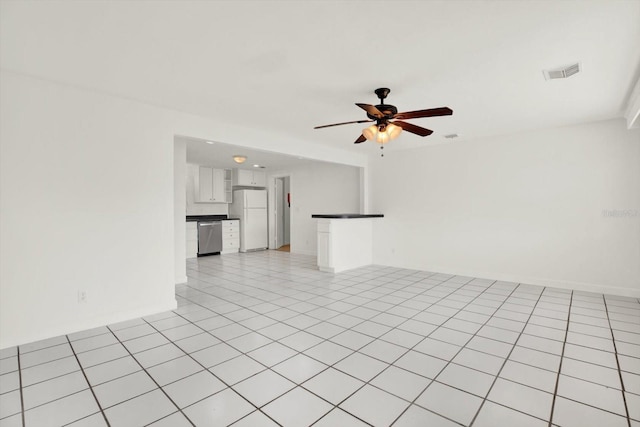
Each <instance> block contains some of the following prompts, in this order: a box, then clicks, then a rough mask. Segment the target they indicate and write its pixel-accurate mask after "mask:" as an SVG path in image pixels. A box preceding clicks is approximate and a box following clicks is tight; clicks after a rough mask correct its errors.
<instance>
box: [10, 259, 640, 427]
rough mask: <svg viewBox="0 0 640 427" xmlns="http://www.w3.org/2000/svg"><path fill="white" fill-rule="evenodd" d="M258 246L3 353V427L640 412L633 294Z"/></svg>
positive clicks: (626, 422) (577, 421)
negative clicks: (104, 316)
mask: <svg viewBox="0 0 640 427" xmlns="http://www.w3.org/2000/svg"><path fill="white" fill-rule="evenodd" d="M314 264H315V258H313V257H309V256H301V255H295V254H288V253H283V252H277V251H266V252H259V253H252V254H238V255H226V256H221V257H208V258H201V259H197V260H191V261H189V262H188V275H189V282H188V284H186V285H180V286H178V287H177V288H176V298H177V300H178V304H179V308H178V309H177V310H175V311H173V312H166V313H161V314H158V315H154V316H149V317H146V318H142V319H135V320H132V321H128V322H124V323H120V324H115V325H109V326H104V327H100V328H96V329H92V330H88V331H83V332H78V333H74V334H70V335H67V336H61V337H56V338H51V339H48V340H45V341H40V342H35V343H31V344H27V345H23V346H20V347H19V348H9V349H5V350H2V351H1V352H0V375H1V377H0V426H2V427H5V426H7V427H9V426H23V425H26V426H29V427H31V426H36V427H40V426H62V425H70V426H76V427H78V426H105V425H111V426H114V427H115V426H145V425H153V426H156V427H157V426H171V427H174V426H177V427H179V426H190V425H195V426H223V425H231V424H232V425H234V426H252V427H257V426H276V425H281V426H309V425H314V426H364V425H374V426H388V425H393V426H427V425H428V426H460V425H462V426H474V427H495V426H561V427H571V426H576V427H588V426H594V427H596V426H597V427H603V426H608V427H616V426H621V427H623V426H626V427H640V303H639V301H638V300H637V299H632V298H622V297H615V296H609V295H607V296H603V295H601V294H593V293H584V292H577V291H574V292H571V291H568V290H563V289H554V288H543V287H539V286H530V285H524V284H516V283H507V282H499V281H494V280H488V279H474V278H471V277H460V276H450V275H447V274H437V273H431V272H425V271H415V270H406V269H399V268H389V267H380V266H370V267H365V268H360V269H357V270H351V271H347V272H344V273H341V274H336V275H334V274H328V273H322V272H319V271H318V270H316V269H315V266H314Z"/></svg>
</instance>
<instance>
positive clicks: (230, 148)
mask: <svg viewBox="0 0 640 427" xmlns="http://www.w3.org/2000/svg"><path fill="white" fill-rule="evenodd" d="M178 139H179V140H181V141H184V142H185V144H186V146H187V163H194V164H198V165H206V166H213V167H216V168H223V169H232V168H239V169H253V165H259V166H264V170H267V171H269V172H273V171H278V170H286V169H288V168H291V167H295V166H300V165H303V164H306V163H309V162H315V161H316V160H310V159H305V158H303V157H299V156H289V155H286V154H280V153H274V152H272V151H264V150H255V149H250V148H244V147H238V146H236V145H232V144H224V143H220V142H216V141H206V140H203V139H197V138H188V137H178ZM236 154H240V155H244V156H246V158H247V160H246V161H245V162H244V163H243V164H241V165H238V164H237V163H235V162H234V161H233V156H235V155H236Z"/></svg>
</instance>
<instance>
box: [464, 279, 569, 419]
mask: <svg viewBox="0 0 640 427" xmlns="http://www.w3.org/2000/svg"><path fill="white" fill-rule="evenodd" d="M545 289H546V288H543V289H542V291H541V292H540V295H538V299H537V300H536V303H535V304H534V305H533V307H531V313H529V317H528V318H527V320H526V322H524V326H523V327H522V330H521V331H520V333H519V334H518V338H516V340H515V342H514V343H513V346H512V347H511V350H510V351H509V354H507V356H506V357H505V359H504V362H502V366H500V369H499V370H498V372H497V373H496V374H495V376H494V378H493V382H492V383H491V386H490V387H489V390H487V393H486V394H485V396H484V398H483V399H482V403H480V407H479V408H478V410H477V411H476V414H475V415H474V416H473V418H472V419H471V423H470V424H469V426H470V427H471V426H473V423H475V422H476V419H477V418H478V415H480V411H482V408H483V407H484V404H485V403H486V401H487V399H488V398H489V394H490V393H491V390H492V389H493V386H494V385H495V384H496V382H497V381H498V378H499V377H500V373H501V372H502V370H503V369H504V367H505V365H506V364H507V362H508V361H509V358H510V357H511V354H512V353H513V350H515V348H516V346H517V345H518V341H519V340H520V337H522V335H523V334H524V330H525V329H526V328H527V325H528V324H529V321H530V320H531V318H532V317H533V313H534V312H535V310H536V306H537V305H538V303H539V302H540V299H541V298H542V295H544V291H545ZM491 317H493V316H491ZM567 327H568V326H567ZM523 385H525V384H523ZM527 387H528V386H527ZM509 409H513V410H514V411H518V410H517V409H515V408H509ZM518 412H521V411H518ZM526 415H529V416H533V415H531V414H526Z"/></svg>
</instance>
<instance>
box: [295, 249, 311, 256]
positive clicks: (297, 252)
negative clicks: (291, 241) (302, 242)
mask: <svg viewBox="0 0 640 427" xmlns="http://www.w3.org/2000/svg"><path fill="white" fill-rule="evenodd" d="M291 253H292V254H300V255H313V256H315V255H317V253H316V252H315V251H305V250H298V249H296V250H295V251H294V250H291Z"/></svg>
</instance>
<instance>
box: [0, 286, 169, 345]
mask: <svg viewBox="0 0 640 427" xmlns="http://www.w3.org/2000/svg"><path fill="white" fill-rule="evenodd" d="M177 307H178V302H177V301H176V299H175V297H173V298H171V299H170V300H168V301H166V302H162V303H157V304H154V305H149V306H144V307H138V308H136V309H133V310H127V311H119V312H115V313H109V314H103V315H99V316H94V317H90V318H87V319H82V320H79V321H75V322H73V323H68V324H62V325H54V326H51V325H49V326H47V327H44V328H42V329H41V330H39V331H38V332H36V333H31V334H26V335H24V336H20V337H14V338H11V339H9V340H8V341H4V340H3V341H2V343H0V349H3V348H8V347H13V346H16V345H23V344H28V343H31V342H35V341H40V340H44V339H47V338H53V337H58V336H60V335H68V334H72V333H74V332H80V331H85V330H87V329H92V328H97V327H100V326H105V325H112V324H114V323H118V322H124V321H126V320H131V319H137V318H139V317H145V316H150V315H152V314H157V313H162V312H163V311H170V310H175V309H176V308H177Z"/></svg>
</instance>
